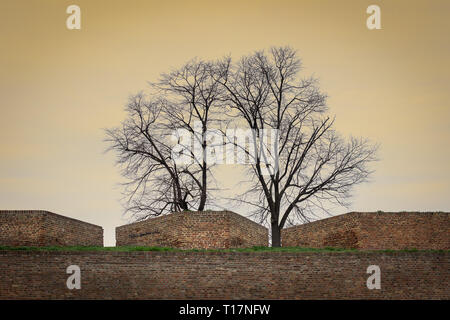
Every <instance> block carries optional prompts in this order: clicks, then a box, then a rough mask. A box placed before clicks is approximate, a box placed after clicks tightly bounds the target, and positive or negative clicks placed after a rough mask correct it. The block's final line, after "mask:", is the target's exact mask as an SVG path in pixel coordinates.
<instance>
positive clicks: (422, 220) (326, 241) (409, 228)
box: [282, 212, 450, 250]
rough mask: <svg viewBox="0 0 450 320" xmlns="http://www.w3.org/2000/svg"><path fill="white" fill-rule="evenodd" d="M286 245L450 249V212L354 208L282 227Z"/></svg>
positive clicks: (283, 240) (284, 244)
mask: <svg viewBox="0 0 450 320" xmlns="http://www.w3.org/2000/svg"><path fill="white" fill-rule="evenodd" d="M282 243H283V246H301V247H313V248H320V247H327V246H328V247H342V248H359V249H394V250H396V249H412V248H416V249H437V250H438V249H443V250H449V249H450V216H449V213H448V212H438V213H431V212H351V213H347V214H344V215H339V216H335V217H331V218H327V219H323V220H318V221H315V222H311V223H307V224H303V225H299V226H295V227H291V228H286V229H283V230H282Z"/></svg>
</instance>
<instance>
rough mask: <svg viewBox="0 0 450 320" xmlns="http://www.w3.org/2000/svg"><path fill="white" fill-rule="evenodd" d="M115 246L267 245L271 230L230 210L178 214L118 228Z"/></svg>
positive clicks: (218, 246) (187, 247)
mask: <svg viewBox="0 0 450 320" xmlns="http://www.w3.org/2000/svg"><path fill="white" fill-rule="evenodd" d="M116 245H117V246H157V247H172V248H182V249H195V248H205V249H219V248H242V247H252V246H267V245H268V230H267V228H265V227H263V226H261V225H259V224H257V223H255V222H253V221H251V220H249V219H247V218H245V217H243V216H241V215H238V214H236V213H234V212H230V211H202V212H179V213H172V214H169V215H165V216H160V217H157V218H152V219H148V220H145V221H141V222H135V223H131V224H128V225H124V226H120V227H117V228H116Z"/></svg>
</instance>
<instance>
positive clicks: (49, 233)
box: [0, 210, 103, 247]
mask: <svg viewBox="0 0 450 320" xmlns="http://www.w3.org/2000/svg"><path fill="white" fill-rule="evenodd" d="M0 245H4V246H38V247H42V246H103V228H102V227H100V226H97V225H95V224H92V223H88V222H84V221H81V220H77V219H74V218H70V217H66V216H62V215H59V214H56V213H53V212H50V211H44V210H0Z"/></svg>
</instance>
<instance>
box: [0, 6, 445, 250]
mask: <svg viewBox="0 0 450 320" xmlns="http://www.w3.org/2000/svg"><path fill="white" fill-rule="evenodd" d="M71 4H76V5H78V6H80V8H81V21H82V22H81V30H68V29H67V28H66V19H67V17H68V14H66V8H67V7H68V6H69V5H71ZM371 4H377V5H379V6H380V8H381V25H382V30H368V29H367V27H366V19H367V17H368V14H366V8H367V7H368V6H369V5H371ZM449 12H450V2H449V1H447V0H443V1H406V0H405V1H398V0H390V1H380V0H371V1H365V0H354V1H335V0H308V1H301V0H296V1H285V0H277V1H244V0H239V1H234V0H229V1H170V0H169V1H137V0H127V1H125V0H122V1H113V0H95V1H92V0H90V1H87V0H85V1H80V0H71V1H63V0H39V1H38V0H26V1H25V0H1V1H0V49H1V50H0V70H1V71H0V96H1V105H0V139H1V140H0V141H1V142H0V143H1V148H0V208H1V209H43V210H50V211H53V212H56V213H60V214H63V215H66V216H71V217H74V218H78V219H81V220H85V221H88V222H92V223H95V224H99V225H102V226H103V227H104V228H105V244H106V245H113V244H114V235H113V234H114V229H113V228H114V227H115V226H117V225H121V224H124V223H125V222H126V221H127V220H126V219H125V218H124V217H122V212H123V210H122V207H121V205H120V201H119V199H120V197H121V196H120V190H121V188H120V187H119V186H118V185H117V184H118V183H119V182H121V181H123V180H122V178H121V176H120V174H119V169H118V168H117V167H115V166H114V155H113V154H109V153H108V154H104V150H105V148H106V145H105V143H104V142H103V138H104V133H103V131H102V128H107V127H112V126H115V125H118V124H119V123H120V121H121V120H123V118H124V116H125V115H124V112H123V106H124V103H125V102H126V100H127V97H128V95H129V94H131V93H135V92H137V91H139V90H141V89H145V88H146V87H147V81H155V80H156V79H157V78H158V75H159V74H160V73H161V72H165V71H168V70H170V69H171V68H173V67H177V66H180V65H181V64H183V63H184V62H186V61H187V60H189V59H191V58H193V57H196V56H197V57H201V58H206V59H209V58H214V59H215V58H219V57H222V56H223V55H226V54H231V56H232V57H234V58H239V57H240V56H242V55H244V54H249V53H251V52H252V51H254V50H258V49H265V48H269V47H270V46H277V45H290V46H291V47H293V48H294V49H296V50H298V53H299V55H300V57H301V58H302V59H303V63H304V67H305V68H304V74H305V75H310V74H314V75H315V76H317V77H318V78H319V79H320V81H321V88H322V89H323V90H324V91H325V92H327V93H328V95H329V97H330V98H329V100H328V102H329V106H330V111H331V113H333V114H336V117H337V120H336V125H337V129H338V130H339V131H340V132H342V133H343V134H345V135H350V134H352V135H355V136H364V137H368V138H370V139H371V140H373V141H375V142H378V143H380V144H381V149H380V153H379V157H380V161H379V162H378V163H376V165H375V167H374V169H375V170H376V173H375V174H374V175H373V178H372V182H371V183H368V184H365V185H362V186H359V187H357V189H356V190H355V196H354V199H353V204H352V207H351V208H350V209H351V210H361V211H373V210H384V211H389V210H392V211H398V210H414V211H434V210H442V211H448V210H450V166H449V159H450V151H449V142H450V90H449V89H450V88H449V83H450V77H449V73H450V71H449V70H450V62H449V57H450V41H449V40H448V35H449V34H450V19H448V13H449ZM217 174H218V179H219V180H222V181H223V184H224V187H227V188H232V187H233V186H234V184H235V183H236V182H237V181H238V179H239V177H238V175H239V170H234V169H233V168H228V169H225V170H222V171H221V172H218V173H217ZM344 211H348V210H347V209H342V210H340V211H339V213H342V212H344Z"/></svg>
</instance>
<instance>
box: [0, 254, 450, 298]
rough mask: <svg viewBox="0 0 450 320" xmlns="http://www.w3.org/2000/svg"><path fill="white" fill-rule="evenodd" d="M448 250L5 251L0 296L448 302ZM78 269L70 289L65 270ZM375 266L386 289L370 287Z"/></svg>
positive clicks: (1, 260) (0, 256)
mask: <svg viewBox="0 0 450 320" xmlns="http://www.w3.org/2000/svg"><path fill="white" fill-rule="evenodd" d="M449 262H450V253H449V252H211V251H210V252H189V251H185V252H156V251H154V252H105V251H98V252H62V251H45V252H44V251H0V270H2V272H0V299H446V300H448V299H450V291H449V290H448V288H449V284H450V283H449V279H450V271H449V270H450V263H449ZM69 265H78V266H79V267H80V269H81V289H79V290H77V289H72V290H69V289H68V288H67V286H66V281H67V278H68V277H69V274H67V273H66V268H67V267H68V266H69ZM369 265H378V266H379V267H380V270H381V289H380V290H377V289H372V290H369V289H368V288H367V286H366V281H367V278H368V277H369V274H367V273H366V272H367V267H368V266H369Z"/></svg>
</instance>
